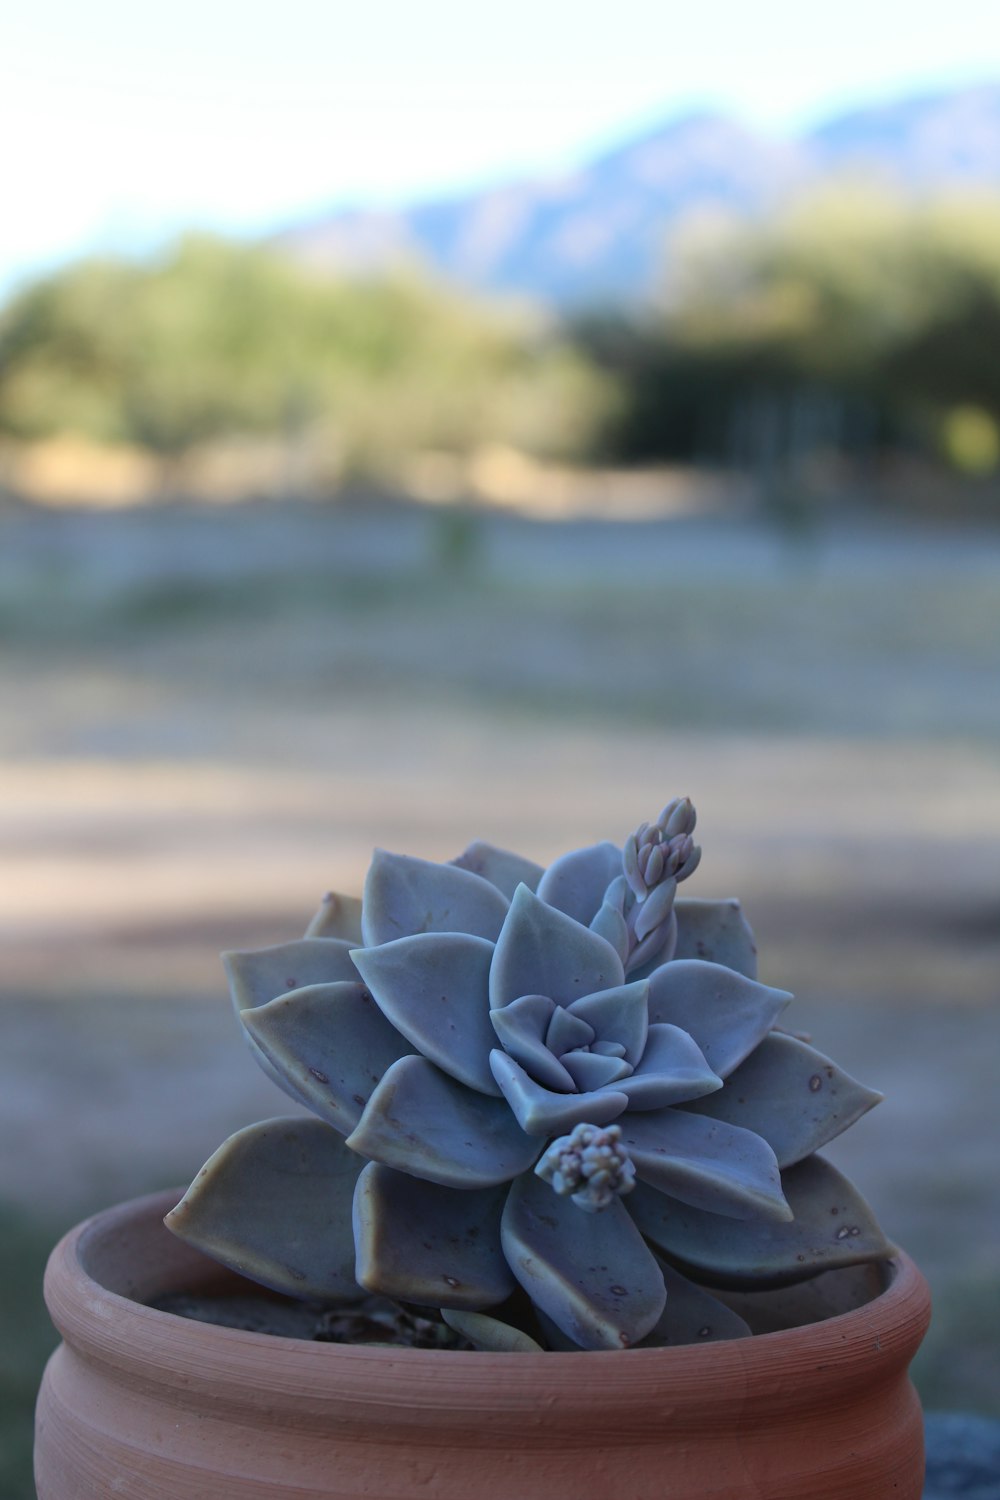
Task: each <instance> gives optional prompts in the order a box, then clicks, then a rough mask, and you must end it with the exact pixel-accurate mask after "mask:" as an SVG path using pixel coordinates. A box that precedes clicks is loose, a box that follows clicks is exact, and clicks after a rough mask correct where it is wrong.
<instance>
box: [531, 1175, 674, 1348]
mask: <svg viewBox="0 0 1000 1500" xmlns="http://www.w3.org/2000/svg"><path fill="white" fill-rule="evenodd" d="M501 1238H502V1242H503V1248H504V1254H505V1255H506V1257H507V1261H508V1264H509V1265H510V1268H511V1270H512V1271H513V1272H514V1275H515V1276H516V1277H517V1279H518V1281H519V1282H520V1283H521V1285H522V1286H523V1287H524V1290H525V1291H526V1292H527V1293H528V1296H529V1297H530V1298H531V1300H532V1302H534V1303H535V1304H536V1306H537V1307H539V1308H541V1310H542V1311H543V1312H544V1313H545V1314H546V1315H547V1316H548V1317H550V1318H551V1319H552V1321H553V1322H554V1323H555V1324H556V1325H557V1326H558V1327H559V1328H560V1329H562V1331H563V1333H565V1334H566V1336H567V1338H570V1339H572V1340H573V1342H574V1343H575V1344H578V1345H579V1346H580V1347H581V1348H583V1349H628V1348H631V1347H632V1346H633V1345H634V1344H637V1343H639V1341H640V1340H641V1339H642V1338H644V1337H645V1335H646V1334H647V1333H649V1331H650V1329H651V1328H653V1327H654V1326H655V1325H656V1322H657V1320H658V1318H659V1317H660V1314H661V1313H662V1311H663V1305H664V1300H665V1297H666V1293H665V1291H664V1285H663V1275H662V1273H661V1271H660V1268H659V1266H658V1265H657V1263H656V1261H655V1259H654V1258H653V1255H652V1252H651V1251H650V1250H649V1248H648V1246H646V1245H645V1244H644V1243H643V1239H642V1236H641V1235H640V1234H639V1232H638V1231H637V1229H636V1227H635V1225H634V1224H633V1222H632V1220H631V1219H630V1218H629V1215H628V1213H627V1212H626V1210H625V1207H624V1205H623V1204H622V1201H621V1199H616V1200H615V1201H614V1202H613V1203H612V1204H610V1205H609V1207H607V1208H605V1209H603V1210H602V1211H601V1212H600V1213H598V1214H592V1215H589V1216H586V1217H585V1216H584V1215H582V1214H581V1211H580V1210H579V1209H578V1208H577V1207H576V1206H575V1204H573V1203H571V1202H570V1200H569V1199H568V1198H560V1197H559V1196H558V1194H556V1193H553V1192H552V1190H551V1188H549V1187H548V1186H547V1185H546V1184H545V1183H544V1182H542V1181H540V1179H539V1178H537V1177H535V1176H534V1175H530V1176H527V1177H521V1178H519V1179H518V1181H517V1182H515V1183H514V1184H513V1186H512V1187H511V1190H510V1194H509V1196H508V1198H507V1204H506V1207H505V1209H504V1212H503V1220H502V1224H501Z"/></svg>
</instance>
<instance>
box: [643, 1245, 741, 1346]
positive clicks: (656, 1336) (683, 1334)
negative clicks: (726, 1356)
mask: <svg viewBox="0 0 1000 1500" xmlns="http://www.w3.org/2000/svg"><path fill="white" fill-rule="evenodd" d="M656 1260H657V1264H658V1265H659V1267H660V1270H661V1271H662V1272H663V1281H664V1285H665V1286H666V1288H667V1305H666V1307H665V1308H664V1309H663V1313H662V1315H661V1317H660V1320H659V1322H658V1323H657V1325H656V1327H655V1328H654V1329H653V1330H652V1332H651V1333H647V1335H646V1337H645V1338H644V1339H643V1340H642V1341H641V1342H640V1344H639V1348H640V1349H663V1348H675V1349H676V1348H678V1347H680V1346H682V1345H684V1344H717V1343H719V1342H720V1341H721V1340H722V1339H747V1338H749V1337H750V1329H749V1327H748V1326H747V1324H746V1323H745V1322H744V1320H743V1319H742V1318H741V1317H740V1316H739V1314H738V1313H735V1312H733V1311H732V1310H731V1309H730V1308H728V1307H727V1306H726V1304H725V1303H724V1302H720V1301H719V1299H718V1297H713V1296H712V1294H711V1292H706V1290H705V1288H704V1287H702V1286H697V1285H696V1283H695V1282H693V1281H689V1280H688V1278H687V1277H686V1276H682V1275H681V1273H680V1271H676V1270H675V1269H674V1267H673V1266H672V1265H670V1264H669V1263H668V1262H667V1261H665V1260H662V1259H661V1258H660V1257H659V1256H657V1257H656Z"/></svg>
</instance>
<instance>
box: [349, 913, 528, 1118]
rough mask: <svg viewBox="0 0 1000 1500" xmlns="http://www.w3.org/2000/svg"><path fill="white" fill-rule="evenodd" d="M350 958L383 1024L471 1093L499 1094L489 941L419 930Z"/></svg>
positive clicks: (355, 950)
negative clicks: (493, 1058) (388, 1024)
mask: <svg viewBox="0 0 1000 1500" xmlns="http://www.w3.org/2000/svg"><path fill="white" fill-rule="evenodd" d="M353 958H354V962H355V964H356V965H357V968H358V972H359V973H360V974H361V977H362V979H364V981H365V983H366V984H367V985H368V987H369V989H370V990H371V992H372V994H373V995H374V996H375V999H376V1000H377V1001H378V1003H379V1005H380V1006H381V1008H382V1010H383V1011H384V1012H385V1014H386V1016H387V1017H388V1019H389V1020H390V1021H391V1022H392V1024H393V1025H394V1026H395V1027H396V1029H397V1030H398V1031H400V1032H402V1034H403V1036H405V1037H406V1038H407V1039H408V1040H409V1041H411V1042H412V1043H413V1045H414V1047H415V1048H416V1049H417V1051H418V1052H422V1053H423V1055H424V1056H425V1057H429V1058H430V1060H431V1062H435V1063H437V1065H438V1067H439V1068H443V1069H444V1071H445V1072H446V1073H450V1074H451V1075H452V1077H453V1078H457V1079H458V1080H459V1081H460V1082H461V1083H465V1084H468V1086H469V1088H473V1089H478V1091H479V1092H480V1093H482V1094H492V1095H494V1097H495V1096H496V1095H497V1093H498V1090H497V1086H496V1084H495V1082H494V1081H493V1074H492V1073H491V1072H490V1051H491V1049H492V1048H493V1047H494V1045H495V1044H496V1036H495V1034H494V1031H493V1026H492V1023H491V1021H490V1008H489V989H490V961H491V959H492V958H493V944H492V943H490V942H487V940H486V939H485V938H478V937H469V936H468V935H467V934H466V933H464V932H423V933H419V934H418V935H417V936H416V937H406V938H398V939H397V940H396V941H395V942H392V943H383V944H382V945H381V947H378V948H355V949H354V950H353Z"/></svg>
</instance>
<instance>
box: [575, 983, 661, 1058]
mask: <svg viewBox="0 0 1000 1500" xmlns="http://www.w3.org/2000/svg"><path fill="white" fill-rule="evenodd" d="M569 1013H570V1015H571V1016H576V1017H578V1018H579V1019H580V1020H582V1021H586V1022H587V1024H588V1025H589V1026H592V1027H593V1028H594V1036H595V1038H596V1040H597V1041H599V1042H620V1043H621V1044H622V1046H623V1047H624V1048H625V1057H626V1059H627V1060H628V1062H630V1063H631V1064H632V1066H633V1067H635V1065H636V1063H638V1061H639V1059H640V1058H641V1057H642V1054H643V1051H644V1049H645V1046H646V1035H647V1033H648V1031H649V982H648V980H645V979H641V980H640V981H639V982H638V983H637V984H622V985H619V986H618V987H617V988H616V989H613V990H604V991H602V993H601V994H598V995H584V996H583V998H582V999H580V1000H574V1001H573V1004H572V1005H571V1006H570V1007H569Z"/></svg>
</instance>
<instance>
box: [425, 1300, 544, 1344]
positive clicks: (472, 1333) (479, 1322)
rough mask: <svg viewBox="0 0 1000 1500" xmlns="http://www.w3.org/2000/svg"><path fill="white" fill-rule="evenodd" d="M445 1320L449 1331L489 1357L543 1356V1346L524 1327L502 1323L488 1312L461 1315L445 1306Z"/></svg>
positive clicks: (443, 1314)
mask: <svg viewBox="0 0 1000 1500" xmlns="http://www.w3.org/2000/svg"><path fill="white" fill-rule="evenodd" d="M441 1317H442V1319H443V1320H444V1322H445V1323H447V1325H448V1327H449V1328H454V1330H455V1332H456V1333H460V1334H461V1335H462V1337H463V1338H465V1339H468V1341H469V1343H470V1344H471V1345H472V1346H473V1348H474V1349H480V1350H483V1351H484V1352H485V1353H488V1354H542V1353H543V1352H544V1351H543V1349H542V1346H541V1344H537V1343H536V1342H535V1340H534V1339H533V1338H532V1337H531V1336H530V1334H527V1333H525V1332H524V1331H523V1330H522V1329H520V1328H512V1327H511V1325H510V1324H509V1323H501V1321H500V1319H499V1318H491V1317H489V1315H488V1314H487V1313H476V1312H459V1311H458V1309H457V1308H450V1307H443V1308H442V1309H441Z"/></svg>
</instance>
